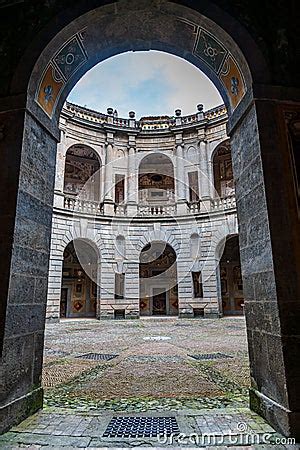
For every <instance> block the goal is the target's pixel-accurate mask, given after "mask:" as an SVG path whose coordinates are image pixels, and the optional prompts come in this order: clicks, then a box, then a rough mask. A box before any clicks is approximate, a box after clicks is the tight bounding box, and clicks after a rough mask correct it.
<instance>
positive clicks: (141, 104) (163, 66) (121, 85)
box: [68, 51, 222, 117]
mask: <svg viewBox="0 0 300 450" xmlns="http://www.w3.org/2000/svg"><path fill="white" fill-rule="evenodd" d="M68 100H69V101H71V102H74V103H77V104H80V105H83V106H87V107H89V108H92V109H96V110H98V111H101V112H105V111H106V109H107V107H113V108H116V109H117V110H118V113H119V116H121V117H127V116H128V112H129V111H131V110H133V111H135V112H136V114H137V117H141V116H145V115H164V114H168V115H173V114H174V110H175V109H176V108H180V109H182V112H183V114H184V115H187V114H192V113H194V112H195V111H196V105H197V104H198V103H203V104H204V107H205V109H210V108H212V107H214V106H217V105H219V104H221V103H222V99H221V97H220V94H219V93H218V91H217V89H216V88H215V87H214V85H213V84H212V82H211V81H210V80H209V79H208V78H207V77H206V76H205V75H204V74H203V73H202V72H201V71H200V70H199V69H198V68H196V67H195V66H193V65H192V64H190V63H188V62H187V61H185V60H183V59H181V58H179V57H177V56H173V55H170V54H167V53H163V52H158V51H150V52H129V53H123V54H120V55H117V56H114V57H112V58H109V59H107V60H106V61H103V62H102V63H100V64H98V65H97V66H95V67H94V68H93V69H91V70H90V71H88V72H87V73H86V74H85V75H84V76H83V77H82V79H81V80H80V81H79V82H78V83H77V85H76V86H75V87H74V89H73V90H72V91H71V93H70V95H69V98H68Z"/></svg>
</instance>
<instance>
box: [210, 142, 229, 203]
mask: <svg viewBox="0 0 300 450" xmlns="http://www.w3.org/2000/svg"><path fill="white" fill-rule="evenodd" d="M213 170H214V184H215V189H216V191H217V193H218V195H219V196H220V197H222V198H223V197H229V196H231V195H234V180H233V173H232V161H231V151H230V145H229V141H226V142H222V143H221V144H219V145H218V147H217V148H216V150H215V153H214V157H213Z"/></svg>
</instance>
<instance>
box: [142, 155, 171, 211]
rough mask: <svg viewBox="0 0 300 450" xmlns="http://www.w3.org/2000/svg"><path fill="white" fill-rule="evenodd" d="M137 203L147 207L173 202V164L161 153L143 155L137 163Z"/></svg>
mask: <svg viewBox="0 0 300 450" xmlns="http://www.w3.org/2000/svg"><path fill="white" fill-rule="evenodd" d="M138 189H139V203H140V204H142V205H147V206H149V207H159V206H160V205H165V204H168V203H170V204H172V203H174V202H175V179H174V166H173V162H172V161H171V159H170V158H169V157H168V156H166V155H164V154H161V153H155V154H150V155H147V156H145V157H144V158H143V159H142V161H141V162H140V165H139V184H138Z"/></svg>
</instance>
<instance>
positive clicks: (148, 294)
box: [140, 241, 178, 316]
mask: <svg viewBox="0 0 300 450" xmlns="http://www.w3.org/2000/svg"><path fill="white" fill-rule="evenodd" d="M140 315H141V316H152V315H153V316H171V315H178V287H177V267H176V253H175V251H174V249H173V248H172V247H171V245H169V244H167V243H165V242H162V241H152V242H151V243H150V244H147V245H146V246H145V247H144V248H143V249H142V251H141V253H140Z"/></svg>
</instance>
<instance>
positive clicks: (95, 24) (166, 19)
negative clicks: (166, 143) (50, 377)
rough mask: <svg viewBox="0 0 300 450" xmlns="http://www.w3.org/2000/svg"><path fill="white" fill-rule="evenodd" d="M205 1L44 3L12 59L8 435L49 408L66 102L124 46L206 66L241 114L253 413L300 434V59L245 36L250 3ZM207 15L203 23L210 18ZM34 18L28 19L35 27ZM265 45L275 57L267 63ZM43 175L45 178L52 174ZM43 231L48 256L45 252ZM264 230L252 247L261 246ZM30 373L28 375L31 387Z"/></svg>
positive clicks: (4, 144) (236, 157)
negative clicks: (56, 195) (298, 175)
mask: <svg viewBox="0 0 300 450" xmlns="http://www.w3.org/2000/svg"><path fill="white" fill-rule="evenodd" d="M196 3H197V2H192V5H193V6H191V8H186V7H185V6H183V5H181V4H180V3H178V2H176V3H173V2H168V1H166V2H157V3H155V2H154V3H152V2H149V3H148V2H144V3H143V5H142V7H140V5H139V4H138V2H121V1H120V2H115V4H113V5H111V2H108V3H107V4H106V5H104V6H101V7H99V8H96V9H93V8H94V3H93V2H84V3H82V2H80V3H79V4H78V5H76V7H74V8H71V9H68V10H67V9H65V6H64V4H62V5H61V6H58V12H56V10H55V8H54V9H53V10H51V9H50V8H49V9H47V10H46V7H45V9H44V12H45V14H42V13H41V12H40V11H39V12H38V13H39V17H40V18H41V20H42V19H43V20H44V21H45V22H36V23H38V26H37V27H36V28H35V29H32V33H31V34H30V33H28V36H27V33H24V36H23V38H24V44H23V45H22V46H20V52H22V55H23V56H22V57H19V56H20V52H19V53H17V52H16V54H15V53H14V55H13V57H10V55H9V56H8V57H7V58H8V59H9V61H10V63H11V64H10V66H9V68H8V70H7V72H6V73H5V76H4V80H5V81H6V82H5V87H4V88H3V90H2V92H3V98H5V102H4V106H3V110H2V118H3V123H5V126H1V151H2V150H3V153H2V155H3V161H5V162H6V161H8V163H9V165H10V167H12V168H13V170H12V171H7V173H8V175H7V174H3V179H4V184H3V185H4V186H5V187H7V186H9V192H7V190H6V189H3V193H4V195H3V196H2V198H1V200H2V202H1V203H3V205H4V209H3V214H4V217H5V220H4V221H3V222H2V223H1V226H2V228H3V233H2V236H4V239H3V242H4V244H2V248H3V253H2V255H3V260H4V261H6V262H7V264H6V265H5V267H4V271H3V278H4V280H3V283H2V286H1V289H2V290H3V295H2V297H3V299H4V301H3V302H2V306H1V308H2V310H1V312H2V313H3V314H2V317H3V319H2V321H1V330H2V332H1V338H2V342H1V350H2V353H3V368H4V377H5V380H6V382H7V383H6V385H7V392H6V394H7V395H6V396H5V400H4V415H5V416H6V417H5V422H4V425H3V429H8V428H9V427H10V426H11V425H12V424H14V423H16V422H17V421H20V420H21V418H22V417H25V415H26V414H29V413H30V412H34V411H35V410H37V409H38V408H39V407H40V406H41V405H42V389H41V387H40V372H41V360H42V348H43V343H42V339H41V335H42V334H43V330H44V319H45V317H44V308H43V306H44V305H43V304H42V301H43V298H44V297H45V294H44V297H43V295H42V296H41V299H40V301H39V304H38V302H36V292H37V291H38V290H37V289H36V288H37V284H38V283H39V291H40V292H44V291H45V286H46V284H47V270H48V264H47V260H48V255H49V241H50V239H49V236H50V226H51V206H52V204H51V189H52V186H53V175H54V165H55V163H54V161H55V151H56V143H57V141H58V130H57V120H58V117H59V114H60V111H61V107H62V104H63V102H64V100H65V98H66V96H67V93H68V92H69V91H70V89H71V88H72V87H73V86H74V84H75V83H76V81H77V80H78V79H79V78H80V77H81V76H82V75H83V73H85V72H86V71H87V70H88V69H89V68H90V67H92V66H93V65H95V63H97V62H98V61H99V60H101V59H104V58H107V57H109V56H111V55H113V54H115V53H118V52H123V51H126V50H132V49H134V50H138V49H140V48H144V49H149V48H152V47H155V48H156V49H158V48H164V49H165V50H166V51H170V52H172V53H175V54H178V55H181V56H183V57H185V58H186V59H188V60H190V61H191V62H193V63H194V64H195V65H196V66H197V67H202V68H203V70H204V71H205V73H207V74H208V76H210V78H211V79H212V80H214V82H215V84H216V85H217V86H218V88H219V89H220V91H221V92H222V96H223V98H224V101H225V103H226V106H227V109H228V113H229V116H230V124H229V132H230V134H231V138H232V139H231V143H232V150H233V153H232V154H233V165H234V170H235V179H236V181H237V192H238V193H239V198H238V199H237V200H238V204H239V206H238V215H239V223H240V224H241V226H242V227H244V228H245V227H247V225H248V224H250V222H251V227H250V226H249V227H248V230H247V231H245V233H244V234H242V233H241V246H242V248H243V252H242V254H241V256H242V258H241V259H242V266H243V271H244V272H245V273H247V278H246V280H245V282H246V283H247V296H248V297H249V301H248V302H247V304H246V314H247V316H248V319H249V320H248V321H247V326H248V336H249V347H250V359H251V372H252V378H253V387H252V391H251V392H252V394H251V398H252V406H253V408H255V409H256V410H257V411H259V412H260V413H261V414H263V415H264V416H265V417H267V418H268V420H269V421H270V422H272V423H273V424H274V426H275V427H276V429H278V430H280V431H282V432H283V433H284V434H286V435H294V436H296V437H299V436H300V432H299V423H300V422H299V420H298V417H299V402H298V399H299V383H295V379H297V377H298V372H297V371H296V370H297V368H295V364H294V362H295V348H296V343H295V339H297V338H296V334H298V330H297V328H296V322H297V321H296V322H295V317H298V315H297V314H298V310H299V302H298V299H299V295H298V294H299V283H298V278H297V277H296V276H293V275H294V273H295V268H297V269H298V267H299V256H298V254H299V243H298V232H297V227H298V209H297V207H296V204H295V198H296V197H295V192H294V190H295V186H294V181H295V180H294V176H293V174H292V167H293V166H292V161H291V158H290V154H289V152H288V143H287V131H286V126H287V123H289V121H290V116H289V114H290V115H292V116H293V114H294V113H295V114H296V115H298V114H299V111H298V109H297V108H298V106H297V104H296V102H295V103H293V102H294V98H293V95H294V92H295V91H294V90H293V89H290V88H291V87H293V86H292V85H293V82H294V80H295V78H294V76H293V75H289V74H288V71H287V70H286V68H288V67H289V64H288V63H287V60H292V58H290V57H289V56H290V53H289V49H288V46H287V44H286V42H287V39H286V38H285V36H284V34H285V31H284V30H285V28H284V27H283V28H282V29H281V30H283V32H282V33H281V34H282V36H283V37H282V39H281V48H283V50H282V51H280V52H277V51H276V50H275V48H274V47H273V44H272V43H271V41H272V40H271V39H270V38H269V36H267V37H264V36H263V35H264V30H263V29H262V28H260V26H259V25H258V30H260V31H262V32H263V33H262V37H260V38H259V39H258V38H257V36H259V35H260V34H257V32H255V33H254V32H253V37H252V36H251V35H250V33H248V32H247V31H246V29H249V30H254V29H256V28H255V27H256V22H255V18H254V17H253V15H252V16H251V15H250V16H248V14H247V12H250V10H249V11H248V10H247V7H245V13H246V14H240V12H239V13H237V12H235V8H232V9H231V10H230V11H229V12H227V10H226V11H225V10H222V9H221V8H219V7H218V6H217V5H215V4H213V3H210V2H206V1H205V2H204V3H203V4H202V2H200V3H201V4H200V3H199V4H198V3H197V5H196ZM137 4H138V6H136V5H137ZM195 5H196V6H195ZM47 8H48V5H47ZM132 8H133V10H132ZM135 8H137V9H135ZM204 11H205V15H206V16H203V14H201V12H202V13H203V12H204ZM292 11H293V8H292ZM238 14H239V15H238ZM43 16H44V17H43ZM235 16H236V18H235ZM4 17H6V15H5V16H4ZM20 17H22V14H20ZM237 17H239V18H238V19H237ZM243 17H244V19H243ZM250 17H251V18H250ZM14 18H15V17H14ZM16 18H17V17H16ZM137 18H138V20H137ZM240 21H241V22H244V23H245V26H243V25H241V23H240ZM31 22H32V21H30V20H28V21H25V26H28V27H29V24H31ZM33 22H34V21H33ZM249 23H250V26H249ZM124 24H126V25H127V24H128V26H124ZM129 25H130V26H129ZM251 25H252V26H251ZM29 28H31V26H30V27H29ZM225 30H227V32H226V31H225ZM35 31H36V32H37V33H36V36H35ZM20 38H22V28H21V31H20ZM27 39H28V40H27ZM7 41H10V40H7ZM274 43H275V44H274V45H276V39H275V40H274ZM13 45H14V44H13ZM260 48H261V49H262V50H260ZM292 49H293V46H292ZM262 51H264V52H266V54H268V61H269V62H268V64H267V63H266V62H265V59H264V57H263V53H262ZM277 53H278V59H277V57H276V54H277ZM270 55H273V57H274V58H270V57H269V56H270ZM279 58H282V60H280V59H279ZM272 59H274V62H273V61H272ZM247 62H248V64H249V66H250V70H251V72H250V70H249V68H248V64H247ZM276 69H278V70H276ZM281 76H282V77H281ZM278 86H279V89H278ZM291 100H292V101H291ZM293 108H294V109H293ZM5 109H6V111H5ZM179 138H180V136H179ZM245 142H246V143H247V147H248V148H245V145H243V144H245ZM11 148H14V149H15V151H14V152H12V151H11ZM241 160H242V161H241ZM241 162H242V163H241ZM5 165H6V164H5ZM28 166H29V167H30V170H29V167H28ZM283 167H284V169H285V170H282V168H283ZM253 174H255V177H254V176H252V175H253ZM41 175H44V176H45V177H44V178H43V179H41ZM281 177H284V182H283V180H282V179H280V178H281ZM277 180H280V183H279V182H278V181H277ZM38 187H41V189H38ZM7 198H9V200H10V201H9V202H7ZM278 204H280V205H284V206H285V208H286V210H285V212H286V214H278ZM27 220H28V221H31V229H30V231H31V232H30V233H27V234H26V239H24V234H23V233H22V226H23V224H24V221H27ZM41 224H42V226H43V227H44V236H43V242H42V244H43V245H42V250H41V246H39V245H36V232H37V230H40V229H41ZM253 229H256V232H255V235H256V237H257V242H255V243H254V242H253V240H251V238H252V236H251V234H252V230H253ZM283 229H285V236H284V239H277V237H278V236H280V237H281V238H282V230H283ZM295 244H296V245H295ZM297 252H298V253H297ZM20 274H21V275H22V276H20ZM25 277H27V278H28V281H29V282H28V283H24V280H22V283H24V284H23V286H25V285H26V299H25V298H24V301H22V302H20V301H19V299H17V301H16V294H15V293H16V292H17V288H16V287H17V286H18V285H20V282H21V278H23V279H24V278H25ZM37 280H38V282H37ZM258 287H260V289H257V288H258ZM287 292H288V293H289V299H288V300H289V301H287V298H286V293H287ZM1 293H2V291H1ZM22 300H23V299H22ZM45 300H46V299H45V298H44V302H45ZM262 301H263V302H264V306H265V307H262ZM270 311H271V313H270ZM294 311H295V312H296V313H297V314H293V312H294ZM16 317H18V318H19V320H16ZM33 319H34V320H33ZM271 319H272V320H271ZM20 336H21V338H20ZM28 336H29V337H30V339H31V341H30V342H32V343H34V344H32V347H34V351H33V352H30V353H32V356H31V358H28V359H26V360H25V357H24V360H22V361H21V364H22V367H21V368H20V366H19V364H20V358H19V355H20V354H23V349H24V338H26V339H27V338H28ZM2 344H3V345H2ZM12 355H14V356H12ZM266 361H267V364H265V362H266ZM20 369H21V370H20ZM295 371H296V372H295ZM25 373H26V374H31V375H30V376H29V375H28V376H27V377H26V379H24V380H23V378H24V374H25ZM12 378H13V379H12ZM12 381H13V383H12ZM18 382H19V385H18ZM21 411H23V412H22V413H21ZM6 412H9V414H6Z"/></svg>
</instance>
